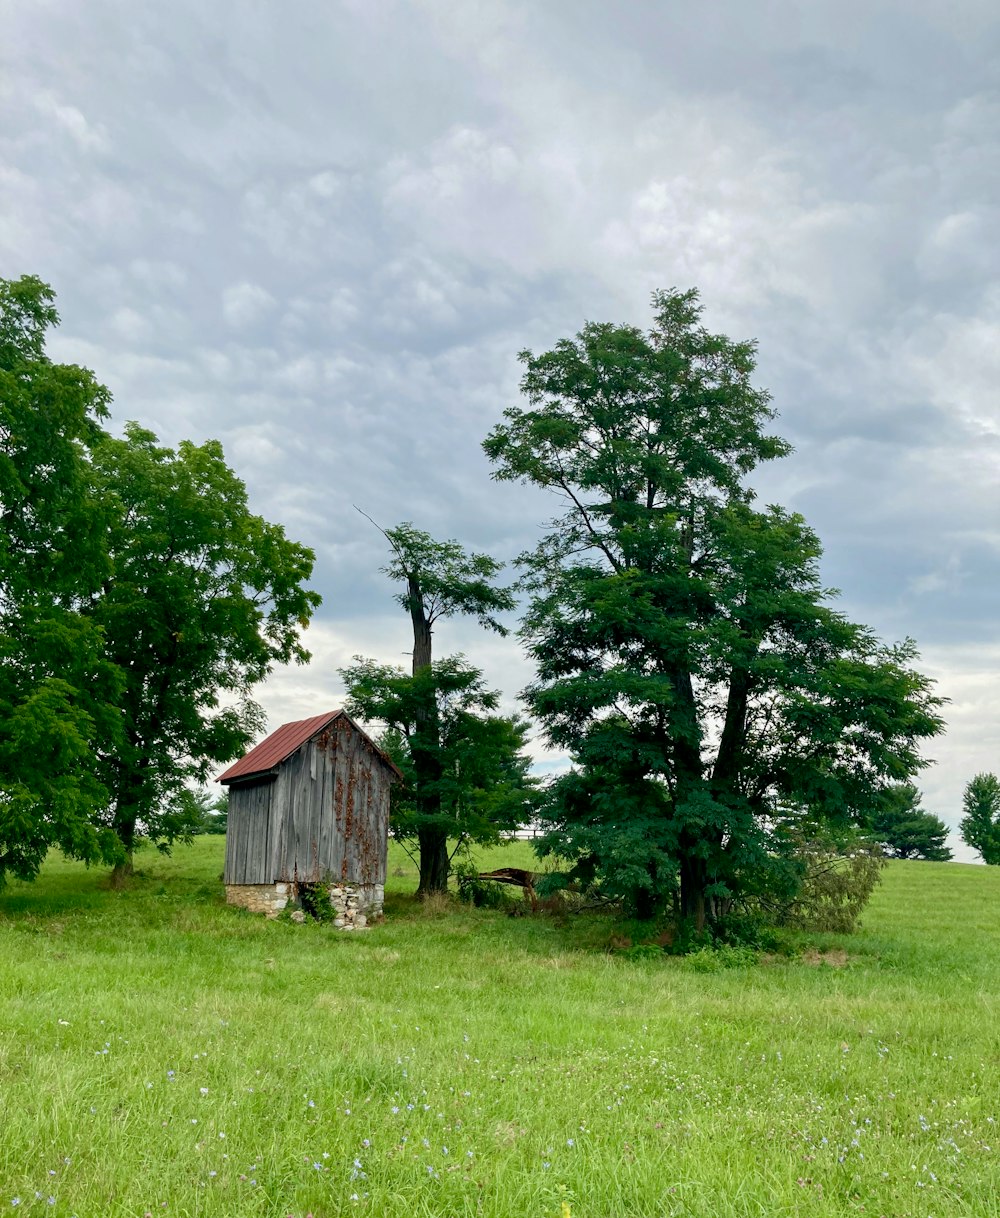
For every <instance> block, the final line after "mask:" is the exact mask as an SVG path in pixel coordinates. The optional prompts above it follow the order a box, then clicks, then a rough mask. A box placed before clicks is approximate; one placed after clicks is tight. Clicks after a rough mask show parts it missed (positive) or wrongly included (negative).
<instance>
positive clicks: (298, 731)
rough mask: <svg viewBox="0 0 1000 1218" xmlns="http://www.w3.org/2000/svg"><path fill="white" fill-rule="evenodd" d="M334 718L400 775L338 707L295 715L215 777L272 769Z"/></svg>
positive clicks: (229, 777) (226, 779) (227, 778)
mask: <svg viewBox="0 0 1000 1218" xmlns="http://www.w3.org/2000/svg"><path fill="white" fill-rule="evenodd" d="M334 719H346V720H347V722H348V723H349V724H350V725H351V727H353V728H354V730H355V731H356V732H358V733H359V734H360V735H361V736H363V737H364V739H365V740H367V741H368V743H369V744H370V745H371V746H372V748H373V749H374V751H375V752H376V753H377V754H378V756H379V757H381V758H382V760H383V761H384V762H385V763H386V765H387V766H389V767H390V768H391V769H392V770H393V772H394V773H395V774H397V775H398V776H399V777H400V778H402V777H403V775H402V774H400V772H399V770H398V769H397V768H396V766H395V765H394V764H393V762H392V761H391V760H390V758H389V757H387V756H386V754H385V753H383V752H382V750H381V749H380V748H379V747H378V745H377V744H375V742H374V741H373V740H372V739H371V737H370V736H369V735H368V734H367V733H366V732H363V731H361V728H360V727H358V725H357V724H356V723H355V722H354V720H353V719H352V718H351V717H350V715H345V714H344V712H343V711H342V710H338V711H327V712H326V714H325V715H313V716H312V718H311V719H298V720H296V722H295V723H286V724H284V725H283V726H282V727H279V728H278V730H277V731H276V732H272V733H271V734H270V736H268V737H266V738H265V739H264V740H262V741H261V742H260V744H258V745H256V746H255V747H254V748H252V749H251V750H250V752H249V753H247V754H246V756H245V757H241V758H240V760H239V761H237V762H234V763H233V764H232V765H231V766H230V767H229V769H228V770H226V772H225V773H224V774H220V775H219V777H218V778H217V779H216V780H215V781H216V782H232V780H233V779H234V778H242V777H244V776H246V775H247V774H266V773H267V771H268V770H273V769H274V768H275V766H279V765H281V763H282V762H283V761H287V760H288V758H289V757H291V755H292V754H293V753H294V752H295V750H296V749H299V748H301V747H302V745H304V744H305V742H306V741H307V740H311V739H312V737H313V736H315V735H316V733H317V732H321V731H322V730H323V728H325V727H327V726H328V725H329V724H331V723H332V722H333V721H334Z"/></svg>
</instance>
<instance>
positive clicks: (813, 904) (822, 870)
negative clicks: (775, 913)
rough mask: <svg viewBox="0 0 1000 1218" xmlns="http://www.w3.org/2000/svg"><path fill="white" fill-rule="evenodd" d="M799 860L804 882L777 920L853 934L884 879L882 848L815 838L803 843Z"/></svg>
mask: <svg viewBox="0 0 1000 1218" xmlns="http://www.w3.org/2000/svg"><path fill="white" fill-rule="evenodd" d="M797 859H798V861H799V863H800V864H801V866H802V868H803V874H802V880H801V883H800V886H799V890H798V892H797V893H796V895H795V897H794V898H793V899H792V900H791V901H789V902H788V903H787V904H786V905H785V906H784V908H783V909H782V910H780V911H779V914H780V916H779V918H778V922H779V924H780V925H783V926H789V927H793V928H795V929H797V930H812V931H832V932H836V933H838V934H852V933H853V932H854V931H855V930H857V927H858V919H859V918H860V916H861V911H862V910H863V909H864V907H865V906H866V905H867V904H868V902H869V901H870V900H871V896H872V893H873V892H874V891H875V888H876V886H877V885H878V884H879V882H880V881H881V879H882V868H883V867H884V866H885V857H884V856H883V854H882V851H881V850H880V849H879V848H878V846H875V845H871V844H866V843H862V842H856V843H854V844H853V845H851V846H850V847H848V848H841V849H838V848H837V847H836V846H835V845H832V844H831V843H829V842H823V841H812V842H804V843H803V844H802V845H801V846H800V848H799V850H798V851H797Z"/></svg>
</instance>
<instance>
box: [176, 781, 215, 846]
mask: <svg viewBox="0 0 1000 1218" xmlns="http://www.w3.org/2000/svg"><path fill="white" fill-rule="evenodd" d="M168 814H169V815H171V816H173V817H174V825H173V831H172V833H171V835H170V840H173V839H174V838H181V839H183V840H185V841H189V840H190V839H191V838H192V837H193V836H195V835H196V834H200V833H208V834H211V835H214V836H224V835H225V832H226V823H227V821H228V819H229V795H228V793H227V792H225V791H224V792H222V794H218V795H213V794H212V792H211V791H207V790H205V788H204V787H200V788H199V789H197V790H191V788H190V787H182V788H181V789H180V791H178V792H177V793H176V795H175V797H174V799H173V801H172V804H171V807H170V809H169V813H168Z"/></svg>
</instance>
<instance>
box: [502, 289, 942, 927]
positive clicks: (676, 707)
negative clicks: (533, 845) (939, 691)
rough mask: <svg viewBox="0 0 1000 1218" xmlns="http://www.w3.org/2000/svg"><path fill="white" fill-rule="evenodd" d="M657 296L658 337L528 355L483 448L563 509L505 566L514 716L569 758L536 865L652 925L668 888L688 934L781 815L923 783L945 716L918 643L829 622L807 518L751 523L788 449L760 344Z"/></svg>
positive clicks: (750, 880) (729, 891) (604, 338)
mask: <svg viewBox="0 0 1000 1218" xmlns="http://www.w3.org/2000/svg"><path fill="white" fill-rule="evenodd" d="M653 303H654V309H655V322H654V326H653V329H652V331H651V332H650V333H649V334H644V333H643V332H641V331H640V330H638V329H636V328H634V327H631V326H615V325H610V324H594V323H588V324H587V325H585V326H584V328H583V330H582V331H581V332H580V333H579V334H578V335H577V336H576V338H575V339H565V340H562V341H561V342H559V343H557V344H556V346H555V347H554V348H553V349H552V350H551V351H548V352H546V353H544V354H542V355H538V356H536V355H534V354H532V353H531V352H530V351H525V352H523V353H522V355H521V361H522V363H523V364H524V366H525V373H524V377H523V379H522V382H521V387H522V390H523V392H524V394H525V395H526V397H527V400H528V406H527V408H520V407H513V408H511V409H509V410H507V411H505V414H504V420H505V421H504V422H503V423H501V424H500V425H498V426H497V427H496V428H495V429H494V430H493V431H492V432H491V434H490V435H489V437H488V438H487V440H486V441H485V444H484V448H485V450H486V453H487V455H488V456H489V457H490V459H491V460H492V461H493V462H494V464H495V467H496V468H495V474H494V476H495V477H496V478H498V479H501V480H514V481H521V482H528V483H533V484H535V485H537V486H541V487H544V488H546V489H548V490H551V491H552V492H553V493H555V494H556V495H557V496H558V497H559V498H560V499H561V500H562V502H563V504H564V506H565V509H566V510H565V513H564V515H562V516H561V517H560V518H558V519H557V520H555V521H553V522H552V527H551V530H550V532H549V533H548V534H547V535H546V536H545V538H544V539H543V540H542V542H541V543H540V544H539V546H538V547H537V549H536V550H535V551H533V552H532V553H529V554H525V555H522V556H521V559H520V560H519V562H520V565H521V567H522V570H523V571H524V579H525V584H526V587H527V589H528V590H529V592H530V593H531V602H530V604H529V608H528V612H527V614H526V617H525V620H524V626H523V635H524V638H525V640H526V642H527V645H528V649H529V652H530V654H531V655H532V657H533V659H534V661H535V663H536V666H537V677H536V679H535V680H534V681H533V683H532V684H531V685H530V686H529V687H528V689H527V691H526V695H525V696H526V700H527V704H528V707H529V708H530V710H531V711H532V713H533V714H534V715H535V716H536V717H537V718H538V719H539V720H540V722H541V723H542V725H543V726H544V729H545V732H546V735H547V738H548V740H549V742H550V743H551V744H552V745H554V746H556V747H559V748H562V749H565V750H567V751H568V752H569V753H570V754H571V756H572V757H573V759H574V766H573V768H572V770H571V771H570V772H569V773H568V774H566V775H564V776H563V777H561V778H559V779H558V780H556V781H555V782H554V783H553V784H552V785H551V787H550V788H549V792H548V799H547V807H546V812H545V815H546V818H547V820H548V824H549V827H550V829H549V832H548V834H547V836H546V837H545V839H543V842H542V849H543V850H547V851H549V852H552V853H557V854H559V855H561V856H563V857H570V858H574V859H575V860H576V870H577V872H578V873H579V874H580V875H581V876H592V877H598V878H600V880H601V882H602V885H603V887H604V888H605V890H606V891H608V892H609V893H612V894H614V895H618V896H621V897H623V898H625V899H626V900H627V901H629V902H630V903H631V904H632V906H633V907H634V908H635V910H636V911H637V912H638V913H639V914H640V915H643V916H650V915H653V914H655V913H656V912H657V911H659V910H662V909H663V908H664V907H665V905H666V904H667V903H668V902H669V901H670V900H671V899H672V898H673V896H674V894H675V892H676V893H677V894H678V897H679V911H680V913H681V915H682V916H684V917H686V918H690V919H693V921H694V922H695V923H696V924H697V925H698V926H701V925H703V924H704V922H705V920H706V917H713V916H715V915H717V914H718V913H719V912H720V911H721V909H722V908H724V906H725V905H726V904H727V903H728V902H729V901H731V900H732V899H734V898H735V897H737V896H738V895H739V893H740V892H741V891H742V890H745V889H746V888H747V887H752V886H753V885H754V884H759V882H760V877H761V876H762V875H764V874H766V872H767V869H768V867H769V866H770V865H771V858H772V847H773V845H774V833H773V825H774V824H775V823H776V820H777V819H778V818H779V816H781V815H787V814H788V810H789V809H792V810H796V809H797V810H800V812H801V814H802V815H808V816H811V817H817V818H820V819H823V820H828V821H833V822H838V821H840V822H843V823H848V822H851V821H862V820H863V818H864V810H865V808H866V807H870V806H871V803H872V801H873V800H874V799H875V798H877V796H878V794H879V793H880V792H881V790H882V789H883V788H884V787H885V785H886V784H888V783H890V782H894V781H901V780H905V779H906V778H908V777H909V776H910V775H911V774H913V773H915V772H916V771H917V770H918V769H919V768H920V766H921V765H922V764H923V762H922V760H921V758H920V754H919V751H918V750H919V745H920V742H921V741H922V740H923V739H925V738H927V737H929V736H932V735H933V734H934V733H936V732H937V731H939V730H940V727H941V719H940V716H939V714H938V713H937V711H938V707H939V705H940V699H938V698H936V697H935V696H934V695H933V694H932V692H931V686H930V683H929V681H928V680H927V679H926V678H924V677H923V676H921V675H920V674H919V673H917V672H916V671H915V670H914V668H913V667H912V665H913V661H914V660H915V658H916V651H915V648H914V646H913V644H912V642H909V641H907V642H905V643H902V644H900V645H897V646H895V647H887V646H884V645H882V644H881V643H880V642H879V641H878V640H877V639H876V638H875V637H874V635H873V634H872V633H871V631H869V630H867V629H866V628H864V627H862V626H858V625H854V624H852V623H850V622H849V621H847V620H846V619H845V618H844V616H843V615H842V614H840V613H837V612H836V611H835V610H834V609H832V608H831V607H830V606H829V604H828V603H827V602H828V600H829V598H830V595H831V594H830V593H829V592H828V591H827V590H825V589H824V588H823V587H822V585H821V583H820V580H819V572H818V561H819V556H820V545H819V541H818V539H817V538H816V536H815V534H814V533H813V532H812V531H811V530H810V529H809V528H808V527H807V525H806V524H805V522H804V521H803V520H802V518H801V517H800V516H798V515H796V514H794V513H790V512H787V511H784V510H782V509H780V508H778V507H768V508H766V509H765V510H763V511H758V510H755V509H754V507H753V499H754V496H753V493H752V491H751V490H749V489H748V487H747V485H746V481H745V480H746V476H747V475H748V474H749V473H750V471H751V470H752V469H753V468H754V467H755V466H756V465H757V464H758V463H759V462H761V461H765V460H770V459H772V458H776V457H780V456H782V455H784V454H786V453H787V452H788V451H789V446H788V445H787V444H786V443H785V442H784V441H783V440H781V439H779V438H777V437H775V436H771V435H768V434H766V432H765V430H764V428H765V426H766V424H767V423H769V422H770V420H771V419H772V418H773V415H774V412H773V411H772V409H771V407H770V404H769V399H768V395H767V394H766V393H765V392H763V391H762V390H759V389H757V388H755V387H754V386H753V384H752V380H751V378H752V374H753V370H754V362H755V348H754V345H753V344H752V343H750V342H733V341H731V340H730V339H728V338H726V337H724V336H720V335H713V334H710V333H709V332H708V331H707V330H706V329H705V328H704V327H703V326H702V325H701V324H700V314H701V308H700V305H699V303H698V298H697V294H696V293H695V292H676V291H672V292H660V293H657V294H656V295H655V296H654V298H653Z"/></svg>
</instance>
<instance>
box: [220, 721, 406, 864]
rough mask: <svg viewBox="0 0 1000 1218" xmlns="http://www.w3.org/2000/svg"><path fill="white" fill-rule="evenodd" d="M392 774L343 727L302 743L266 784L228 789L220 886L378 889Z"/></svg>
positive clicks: (364, 742) (360, 738)
mask: <svg viewBox="0 0 1000 1218" xmlns="http://www.w3.org/2000/svg"><path fill="white" fill-rule="evenodd" d="M391 779H392V773H391V771H390V770H389V768H388V766H387V765H386V764H385V762H384V761H383V760H382V758H381V757H380V756H379V755H378V753H376V752H375V750H374V749H373V748H372V746H371V744H370V743H369V742H368V741H367V740H366V739H365V738H364V737H363V736H361V735H360V734H359V733H358V732H357V731H355V729H354V728H353V727H352V726H351V724H350V723H349V722H348V721H347V720H338V721H337V722H336V723H334V724H333V725H331V727H330V728H329V729H328V730H327V731H324V732H321V733H320V734H319V735H318V736H316V737H314V738H313V739H312V740H310V741H308V742H307V743H306V744H305V745H303V746H302V748H301V749H299V750H298V752H296V753H295V754H293V756H291V757H289V758H288V760H287V761H286V762H284V764H283V765H282V766H281V768H280V770H279V772H278V777H277V779H276V781H274V782H273V783H268V784H264V785H259V786H250V787H239V786H235V785H234V786H233V787H232V789H231V790H230V795H229V824H228V832H227V834H226V866H225V872H224V878H225V882H226V883H227V884H273V883H274V882H275V881H277V880H285V881H292V880H304V881H306V882H312V883H315V882H318V881H319V880H322V879H325V878H327V877H332V878H333V879H336V880H341V881H343V882H346V883H351V884H384V883H385V871H386V856H387V851H388V834H389V788H390V783H391Z"/></svg>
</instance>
